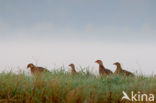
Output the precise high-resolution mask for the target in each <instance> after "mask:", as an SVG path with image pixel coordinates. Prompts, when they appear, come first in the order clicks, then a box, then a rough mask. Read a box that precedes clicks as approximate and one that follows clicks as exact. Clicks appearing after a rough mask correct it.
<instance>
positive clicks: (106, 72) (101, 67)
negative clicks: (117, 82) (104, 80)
mask: <svg viewBox="0 0 156 103" xmlns="http://www.w3.org/2000/svg"><path fill="white" fill-rule="evenodd" d="M95 62H96V63H98V64H99V74H100V75H105V76H107V75H110V74H113V72H112V71H111V70H109V69H107V68H105V67H104V65H103V62H102V61H101V60H97V61H95Z"/></svg>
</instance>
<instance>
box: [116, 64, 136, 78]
mask: <svg viewBox="0 0 156 103" xmlns="http://www.w3.org/2000/svg"><path fill="white" fill-rule="evenodd" d="M114 65H116V66H117V68H116V70H115V72H114V74H115V75H116V74H122V75H125V76H134V74H133V73H131V72H129V71H126V70H123V69H122V67H121V64H120V63H119V62H116V63H114Z"/></svg>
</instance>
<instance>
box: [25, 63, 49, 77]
mask: <svg viewBox="0 0 156 103" xmlns="http://www.w3.org/2000/svg"><path fill="white" fill-rule="evenodd" d="M27 68H30V70H31V74H33V75H34V74H36V73H42V72H49V71H48V70H47V69H45V68H43V67H37V66H35V65H34V64H32V63H30V64H28V65H27Z"/></svg>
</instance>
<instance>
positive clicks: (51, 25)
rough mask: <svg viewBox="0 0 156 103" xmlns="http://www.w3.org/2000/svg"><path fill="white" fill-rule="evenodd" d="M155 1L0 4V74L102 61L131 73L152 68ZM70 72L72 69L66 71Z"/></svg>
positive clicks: (0, 0)
mask: <svg viewBox="0 0 156 103" xmlns="http://www.w3.org/2000/svg"><path fill="white" fill-rule="evenodd" d="M155 5H156V1H155V0H109V1H108V0H57V1H56V0H0V48H1V53H0V70H1V71H2V70H4V68H14V69H15V68H17V67H20V68H24V70H25V67H26V65H27V64H28V63H30V62H33V63H36V62H37V64H38V65H40V66H45V67H48V68H50V69H52V68H54V67H60V66H61V65H64V66H65V67H66V68H67V70H68V68H69V67H68V66H67V65H68V64H69V63H71V62H73V63H75V64H76V65H77V66H82V67H85V66H88V65H89V66H90V67H92V68H94V69H95V70H97V69H98V67H97V65H96V64H95V63H94V61H95V60H96V59H102V60H103V61H104V64H105V66H106V67H108V68H110V69H111V70H112V71H114V70H115V66H113V65H112V64H113V63H114V62H116V61H119V62H121V63H122V65H123V66H124V67H125V69H128V70H130V71H142V72H143V73H145V74H151V73H153V72H154V71H155V69H156V64H155V61H156V56H155V52H156V47H155V45H156V20H155V18H156V12H155V11H156V6H155ZM69 70H70V69H69Z"/></svg>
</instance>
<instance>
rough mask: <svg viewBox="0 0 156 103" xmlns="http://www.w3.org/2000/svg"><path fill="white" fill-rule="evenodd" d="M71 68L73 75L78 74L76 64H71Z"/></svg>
mask: <svg viewBox="0 0 156 103" xmlns="http://www.w3.org/2000/svg"><path fill="white" fill-rule="evenodd" d="M69 66H70V67H71V68H72V74H76V73H77V72H76V70H75V65H74V64H69Z"/></svg>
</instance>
